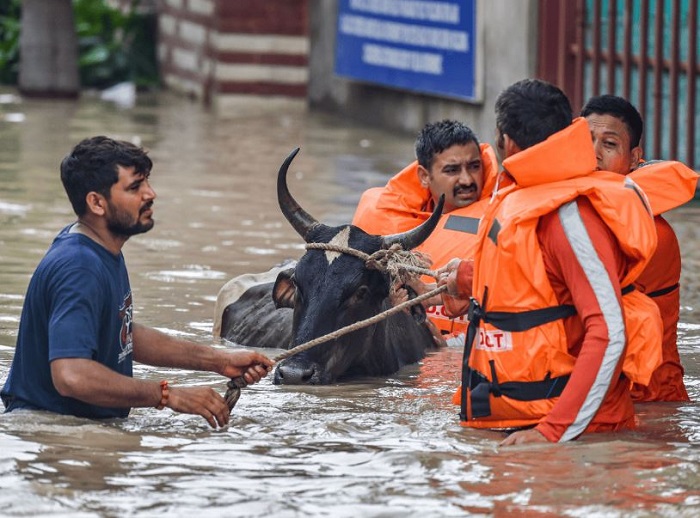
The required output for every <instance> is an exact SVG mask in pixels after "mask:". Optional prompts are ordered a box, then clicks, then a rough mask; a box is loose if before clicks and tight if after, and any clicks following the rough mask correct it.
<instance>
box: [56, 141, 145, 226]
mask: <svg viewBox="0 0 700 518" xmlns="http://www.w3.org/2000/svg"><path fill="white" fill-rule="evenodd" d="M117 166H122V167H133V168H134V169H135V171H136V172H137V173H141V174H143V175H145V176H147V177H148V176H149V175H150V173H151V168H152V167H153V162H152V161H151V159H150V158H149V157H148V156H147V155H146V151H145V150H144V149H143V148H140V147H138V146H136V145H134V144H132V143H131V142H125V141H123V140H113V139H111V138H109V137H103V136H99V137H92V138H88V139H85V140H83V141H82V142H80V143H79V144H78V145H77V146H75V147H74V148H73V151H71V153H70V154H69V155H68V156H66V157H65V158H64V159H63V161H62V162H61V182H63V188H64V189H65V190H66V194H67V195H68V199H69V200H70V203H71V205H72V206H73V211H74V212H75V213H76V214H77V215H78V217H80V216H82V215H83V214H85V212H86V211H87V203H86V201H85V198H86V197H87V195H88V193H89V192H92V191H94V192H97V193H99V194H101V195H102V196H104V197H105V198H107V199H109V196H110V189H111V188H112V185H114V184H115V183H117V181H118V180H119V171H118V169H117Z"/></svg>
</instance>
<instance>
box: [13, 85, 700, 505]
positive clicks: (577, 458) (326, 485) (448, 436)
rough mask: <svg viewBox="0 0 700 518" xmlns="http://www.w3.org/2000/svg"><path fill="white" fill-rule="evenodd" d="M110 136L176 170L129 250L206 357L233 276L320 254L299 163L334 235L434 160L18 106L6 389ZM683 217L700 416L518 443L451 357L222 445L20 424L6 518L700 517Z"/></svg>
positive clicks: (155, 310) (257, 128) (165, 116)
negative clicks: (480, 403)
mask: <svg viewBox="0 0 700 518" xmlns="http://www.w3.org/2000/svg"><path fill="white" fill-rule="evenodd" d="M97 134H108V135H110V136H114V137H119V138H124V139H128V140H132V141H134V142H137V143H140V144H142V145H144V146H146V147H147V148H149V149H150V150H151V152H150V153H151V156H152V158H153V159H154V162H155V167H154V170H153V175H152V178H151V179H152V185H153V187H154V189H155V190H156V192H157V194H158V199H157V200H156V203H155V219H156V226H155V228H154V229H153V230H152V231H151V232H149V233H147V234H145V235H141V236H137V237H135V238H133V239H131V240H130V241H129V242H128V243H127V245H126V247H125V256H126V259H127V264H128V265H129V271H130V276H131V281H132V289H133V291H134V303H135V318H136V319H138V320H139V321H141V322H142V323H145V324H148V325H152V326H155V327H157V328H159V329H161V330H164V331H166V332H168V333H172V334H175V335H180V336H186V337H189V338H191V339H193V340H195V341H201V342H203V343H211V342H212V336H211V327H212V323H213V320H214V315H213V310H214V302H215V300H216V294H217V292H218V290H219V288H220V287H221V286H222V285H223V284H224V283H225V282H226V281H227V280H228V279H229V278H231V277H232V276H234V275H238V274H242V273H247V272H254V271H264V270H267V269H268V268H270V267H271V266H274V265H275V264H277V263H279V262H281V261H282V260H284V259H286V258H298V257H299V256H300V255H301V253H302V251H303V247H302V243H301V240H300V238H299V237H298V236H297V235H296V233H295V232H294V231H293V230H292V229H291V227H289V225H288V223H287V222H286V221H285V220H284V218H283V217H282V215H281V214H280V212H279V209H278V207H277V202H276V197H275V178H276V171H277V168H278V167H279V165H280V163H281V161H282V160H283V159H284V157H285V156H286V155H287V153H288V152H289V151H290V150H291V149H293V148H295V147H297V146H300V147H301V148H302V150H301V153H300V155H299V156H298V157H297V159H296V160H295V162H294V163H293V165H292V168H291V170H290V177H289V184H290V190H291V191H292V193H293V194H294V196H295V197H296V198H297V199H298V200H299V201H300V202H301V204H302V205H303V206H304V207H305V208H306V209H307V210H308V211H309V212H310V213H311V214H312V215H314V216H315V217H316V218H318V219H320V220H322V221H324V222H325V223H329V224H340V223H345V222H348V221H349V220H350V218H351V217H352V213H353V209H354V206H355V204H356V203H357V200H358V199H359V196H360V193H361V192H362V190H363V189H365V188H367V187H369V186H372V185H378V184H381V183H383V182H385V181H386V179H387V178H388V176H389V175H390V174H392V173H394V172H396V171H398V170H399V169H400V168H401V167H403V166H404V165H405V164H406V163H407V162H408V161H410V160H411V158H412V156H413V151H412V146H413V138H412V137H411V136H406V135H400V134H395V133H392V132H387V131H381V130H378V129H377V128H373V127H367V126H361V125H356V124H352V123H350V122H348V121H346V120H342V119H339V118H336V117H332V116H329V115H324V114H320V113H310V112H308V111H307V110H306V109H305V108H304V107H300V106H289V107H284V108H281V109H277V110H274V111H273V110H268V111H262V112H261V111H260V110H252V109H251V108H250V106H246V105H245V104H242V105H241V107H240V111H239V112H237V113H236V114H230V115H229V116H227V117H225V118H224V117H220V116H219V117H217V116H216V115H213V114H211V113H209V112H207V111H206V110H204V109H203V108H202V107H200V106H199V105H197V104H194V103H191V102H189V101H187V100H184V99H181V98H178V97H175V96H170V95H159V96H155V97H140V98H139V101H138V103H137V106H135V107H134V108H132V109H119V108H117V107H115V106H113V105H111V104H108V103H105V102H101V101H99V100H96V99H92V98H90V97H88V96H86V97H84V98H83V99H81V100H79V101H77V102H65V101H57V102H48V101H36V100H32V101H29V100H21V99H20V98H19V97H17V96H16V95H15V94H14V93H13V92H12V91H0V268H1V270H0V280H1V282H0V383H4V380H5V378H6V377H7V372H8V370H9V367H10V363H11V361H12V356H13V351H14V345H15V340H16V334H17V325H18V321H19V315H20V311H21V306H22V301H23V298H24V293H25V290H26V287H27V283H28V282H29V279H30V277H31V274H32V272H33V269H34V267H35V266H36V264H37V263H38V261H39V260H40V259H41V257H42V255H43V253H44V252H45V250H46V248H47V247H48V245H49V244H50V242H51V240H52V239H53V237H54V235H55V234H56V233H57V232H58V230H59V229H60V228H62V227H63V226H64V225H66V224H68V223H70V222H71V221H73V219H74V218H73V216H72V213H71V210H70V207H69V204H68V202H67V200H66V198H65V194H64V193H63V190H62V187H61V185H60V181H59V177H58V164H59V162H60V160H61V158H62V157H63V156H64V155H65V154H66V153H67V151H68V150H69V149H70V148H71V147H72V146H73V145H74V144H75V143H76V142H77V141H79V140H80V139H81V138H83V137H86V136H91V135H97ZM668 219H669V220H670V221H671V223H672V225H673V226H674V228H675V229H676V232H677V233H678V236H679V239H680V241H681V247H682V252H683V261H684V277H683V289H682V292H681V300H682V311H681V324H680V330H679V341H680V343H679V348H680V351H681V356H682V360H683V363H684V365H685V366H686V383H687V385H688V390H689V392H690V394H691V397H692V398H693V401H694V402H692V403H689V404H648V405H642V406H639V407H638V413H639V420H640V427H639V429H638V430H637V431H635V432H633V433H623V434H616V435H605V434H602V435H596V436H588V437H584V438H583V439H581V440H579V441H577V442H574V443H571V444H565V445H534V446H519V447H513V448H510V449H499V448H498V447H497V444H498V442H499V441H500V440H501V436H500V435H499V434H498V433H495V432H488V431H473V430H466V429H462V428H461V427H460V426H459V424H458V420H457V416H456V411H457V410H456V407H454V406H453V405H452V404H451V403H450V401H449V400H450V395H451V393H452V391H453V390H454V387H455V386H456V383H457V379H458V374H459V361H460V355H461V351H460V350H459V349H458V348H452V347H450V348H447V349H444V350H442V351H440V352H437V353H435V354H432V355H430V356H429V357H427V358H426V359H425V360H424V361H423V362H421V363H420V364H419V365H414V366H410V367H407V368H406V369H404V370H403V371H401V372H400V373H398V374H396V375H395V376H392V377H390V378H388V379H367V380H361V381H360V382H357V383H352V384H339V385H334V386H329V387H310V388H290V387H280V386H275V385H272V384H271V383H270V381H269V380H265V381H263V382H262V383H260V384H258V385H256V386H254V387H251V388H247V389H244V392H243V395H242V397H241V400H240V402H239V403H238V406H237V407H236V409H235V414H234V416H233V417H232V420H231V424H230V425H229V426H228V427H227V428H225V429H222V430H218V431H213V430H211V429H209V428H208V426H207V425H206V423H205V422H204V420H203V419H201V418H200V417H197V416H188V415H179V414H174V413H172V412H170V411H169V410H165V411H162V412H158V411H156V410H154V409H137V410H134V411H133V412H132V414H131V416H130V417H129V418H128V419H126V420H120V421H110V422H93V421H89V420H82V419H76V418H71V417H65V416H58V415H52V414H46V413H17V414H10V415H0V488H1V489H0V515H3V516H49V515H51V516H71V517H72V516H135V515H137V516H161V515H166V514H167V515H169V516H191V515H193V514H195V513H198V514H199V515H200V516H257V515H260V514H274V515H275V516H278V517H291V516H347V517H354V516H377V517H379V516H382V517H387V516H402V517H404V516H421V517H423V516H465V515H466V516H468V515H495V516H505V515H510V514H518V513H527V515H528V516H679V515H680V516H697V515H698V513H700V475H699V473H700V450H699V449H698V444H700V408H698V405H697V403H696V402H695V401H697V400H698V399H699V398H700V367H699V366H698V358H699V356H700V300H699V298H700V286H699V281H698V279H699V278H700V276H699V275H698V273H699V272H700V240H699V236H698V232H699V230H698V229H700V206H698V205H695V204H690V205H687V206H685V207H683V208H680V209H677V210H676V211H674V212H672V213H670V214H669V216H668ZM217 346H220V345H218V344H217ZM276 352H279V351H271V354H272V355H274V354H275V353H276ZM136 375H137V376H140V377H147V378H153V379H161V378H167V379H169V380H171V382H172V383H177V384H181V385H208V386H212V387H214V388H215V389H217V390H220V391H221V392H223V391H224V390H225V381H226V380H223V379H221V378H220V377H218V376H216V375H213V374H207V373H193V372H189V371H174V370H171V369H157V368H150V367H143V366H137V368H136Z"/></svg>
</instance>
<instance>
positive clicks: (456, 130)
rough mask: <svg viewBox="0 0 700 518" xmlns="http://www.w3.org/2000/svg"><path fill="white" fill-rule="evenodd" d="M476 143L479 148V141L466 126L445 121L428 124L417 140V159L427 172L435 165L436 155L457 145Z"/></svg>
mask: <svg viewBox="0 0 700 518" xmlns="http://www.w3.org/2000/svg"><path fill="white" fill-rule="evenodd" d="M470 142H474V144H476V147H477V148H478V147H479V140H478V139H477V138H476V135H474V132H473V131H472V130H471V129H470V128H469V127H468V126H466V125H465V124H462V123H461V122H457V121H454V120H449V119H444V120H441V121H439V122H430V123H428V124H426V125H425V126H424V127H423V129H422V130H421V132H420V133H419V134H418V138H417V139H416V158H417V159H418V163H419V164H420V165H422V166H423V167H425V168H426V169H427V170H430V168H431V167H432V165H433V160H434V159H435V155H437V154H438V153H442V152H443V151H445V150H446V149H447V148H450V147H452V146H455V145H459V146H463V145H465V144H469V143H470Z"/></svg>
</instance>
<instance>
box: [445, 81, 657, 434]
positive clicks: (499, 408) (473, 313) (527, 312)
mask: <svg viewBox="0 0 700 518" xmlns="http://www.w3.org/2000/svg"><path fill="white" fill-rule="evenodd" d="M496 122H497V132H498V148H499V151H500V152H501V154H502V157H503V158H504V161H503V167H504V170H505V171H504V172H503V173H501V175H503V174H507V175H509V176H510V177H511V178H512V179H513V181H514V185H511V186H509V187H506V188H504V189H500V188H499V187H498V186H497V187H496V189H495V191H496V192H495V193H494V195H493V198H492V199H491V202H490V203H489V206H488V208H487V210H486V213H485V214H484V217H483V219H482V222H481V224H480V226H479V232H478V236H477V241H478V244H477V250H476V254H475V257H474V263H473V274H472V273H471V272H470V271H469V270H470V269H471V266H470V264H469V262H466V261H462V262H461V263H460V265H459V266H458V267H454V265H453V263H450V265H451V266H450V267H449V268H446V269H445V272H444V274H445V278H442V279H441V280H440V284H447V286H448V288H450V293H451V294H453V295H456V296H461V297H464V296H465V295H467V294H469V293H470V292H471V294H472V297H473V298H472V302H471V304H470V308H469V314H470V328H469V332H468V336H467V341H466V344H465V355H464V364H463V377H462V391H461V405H462V407H461V408H462V411H461V420H462V424H463V425H465V426H473V427H479V428H503V429H512V428H522V429H519V430H517V431H515V432H513V433H512V434H511V435H509V436H508V437H507V438H506V439H505V440H504V441H503V442H502V443H501V444H502V445H509V444H519V443H525V442H544V441H551V442H558V441H567V440H571V439H575V438H577V437H578V436H579V435H581V434H582V433H584V432H592V431H614V430H622V429H630V428H633V427H634V426H635V418H634V407H633V404H632V399H631V396H630V381H629V379H628V378H627V376H626V375H625V374H624V373H623V363H624V360H625V349H626V346H627V338H626V329H625V320H624V309H623V303H622V296H623V291H622V288H623V286H624V287H626V286H628V285H629V284H630V283H631V282H633V281H634V280H635V279H636V277H637V276H638V275H639V273H640V272H641V271H642V270H643V268H644V267H646V264H647V263H648V261H649V258H650V257H651V255H652V253H653V251H654V249H655V246H656V233H655V231H654V223H653V218H652V215H651V210H650V208H649V206H648V202H647V201H646V198H645V196H644V193H643V192H642V191H641V190H640V189H639V188H638V187H637V186H636V185H635V184H634V182H633V181H631V180H630V179H627V178H620V177H619V175H616V174H614V173H609V172H602V171H600V172H598V171H596V169H597V166H596V158H595V153H594V150H593V145H592V142H591V139H590V133H589V130H588V126H587V124H586V122H585V120H584V119H577V120H576V121H574V122H573V123H572V112H571V106H570V104H569V101H568V99H567V98H566V96H565V95H564V94H563V92H561V90H559V89H558V88H556V87H555V86H553V85H550V84H548V83H546V82H543V81H539V80H529V79H528V80H523V81H519V82H517V83H515V84H513V85H511V86H510V87H509V88H507V89H506V90H505V91H504V92H502V93H501V95H500V96H499V98H498V100H497V102H496ZM650 306H651V308H652V309H654V305H653V304H650ZM657 318H658V316H657ZM658 326H659V327H658V328H657V336H658V337H659V339H660V323H658ZM641 358H642V359H643V358H644V355H641ZM654 367H656V364H653V365H652V366H651V367H649V368H648V374H650V373H651V370H652V369H653V368H654Z"/></svg>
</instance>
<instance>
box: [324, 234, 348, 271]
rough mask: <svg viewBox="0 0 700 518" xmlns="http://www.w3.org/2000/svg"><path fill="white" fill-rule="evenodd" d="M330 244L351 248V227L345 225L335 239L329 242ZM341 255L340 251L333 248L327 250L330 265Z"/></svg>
mask: <svg viewBox="0 0 700 518" xmlns="http://www.w3.org/2000/svg"><path fill="white" fill-rule="evenodd" d="M328 244H329V245H333V246H338V247H343V248H349V247H350V227H344V228H343V229H342V230H341V231H340V232H338V233H337V234H336V235H335V236H333V239H331V240H330V241H329V242H328ZM338 257H340V252H333V251H331V250H326V260H327V261H328V264H329V265H330V264H331V263H333V261H335V260H336V259H337V258H338Z"/></svg>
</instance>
